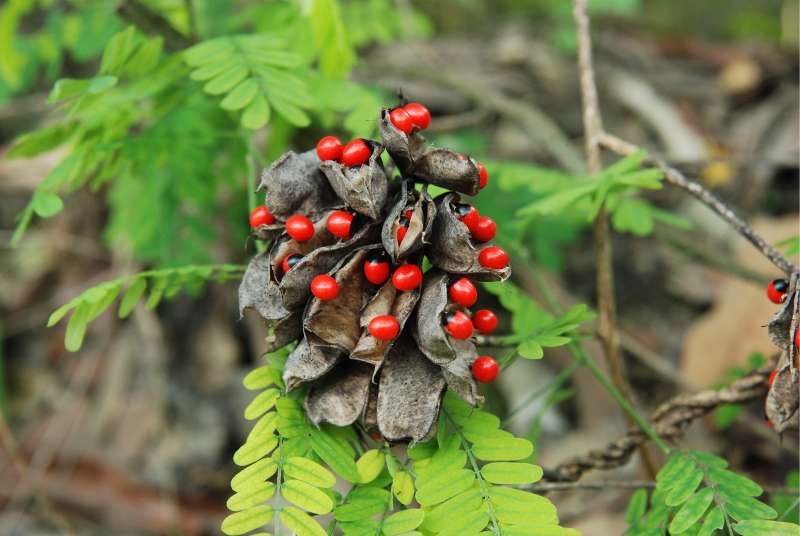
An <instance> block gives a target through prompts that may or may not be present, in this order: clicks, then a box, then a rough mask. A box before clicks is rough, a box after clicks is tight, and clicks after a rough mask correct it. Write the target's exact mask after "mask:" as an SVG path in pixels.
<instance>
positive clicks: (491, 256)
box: [478, 246, 508, 270]
mask: <svg viewBox="0 0 800 536" xmlns="http://www.w3.org/2000/svg"><path fill="white" fill-rule="evenodd" d="M478 262H480V263H481V266H483V267H485V268H491V269H493V270H502V269H503V268H505V267H506V266H508V253H506V252H505V250H503V248H499V247H497V246H489V247H486V248H483V250H481V252H480V254H479V255H478Z"/></svg>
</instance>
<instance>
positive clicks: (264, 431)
mask: <svg viewBox="0 0 800 536" xmlns="http://www.w3.org/2000/svg"><path fill="white" fill-rule="evenodd" d="M277 425H278V414H277V413H275V412H274V411H271V412H269V413H267V414H266V415H264V416H263V417H261V418H260V419H258V422H257V423H256V425H255V426H253V429H252V430H250V433H249V434H247V441H249V440H250V439H251V438H254V437H257V436H262V435H272V434H273V433H274V432H275V427H276V426H277Z"/></svg>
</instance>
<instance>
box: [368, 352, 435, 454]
mask: <svg viewBox="0 0 800 536" xmlns="http://www.w3.org/2000/svg"><path fill="white" fill-rule="evenodd" d="M444 386H445V381H444V377H443V376H442V373H441V369H440V368H439V367H437V366H436V365H434V364H433V363H431V362H430V361H429V360H428V359H426V358H425V356H424V355H423V354H422V353H421V352H420V351H419V349H418V348H417V347H416V345H414V344H413V343H411V341H408V340H407V339H404V340H403V341H400V342H398V344H396V345H395V346H394V347H393V348H392V349H391V350H390V351H389V354H388V355H387V357H386V363H385V364H384V366H383V369H382V370H381V374H380V382H379V384H378V409H377V412H378V429H379V430H380V432H381V434H383V437H385V438H386V439H388V440H390V441H401V440H407V439H411V440H413V441H422V440H423V439H424V438H425V437H427V435H428V433H429V432H430V431H431V430H432V428H433V425H434V423H435V422H436V418H437V417H438V415H439V405H440V403H441V399H442V394H443V392H444Z"/></svg>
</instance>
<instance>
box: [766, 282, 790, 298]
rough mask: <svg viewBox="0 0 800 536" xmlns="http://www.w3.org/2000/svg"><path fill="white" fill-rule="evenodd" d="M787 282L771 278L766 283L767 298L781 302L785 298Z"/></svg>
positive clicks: (787, 288)
mask: <svg viewBox="0 0 800 536" xmlns="http://www.w3.org/2000/svg"><path fill="white" fill-rule="evenodd" d="M787 290H789V283H788V282H787V281H786V280H785V279H773V280H772V281H770V282H769V285H767V298H769V301H771V302H772V303H783V302H784V300H786V291H787Z"/></svg>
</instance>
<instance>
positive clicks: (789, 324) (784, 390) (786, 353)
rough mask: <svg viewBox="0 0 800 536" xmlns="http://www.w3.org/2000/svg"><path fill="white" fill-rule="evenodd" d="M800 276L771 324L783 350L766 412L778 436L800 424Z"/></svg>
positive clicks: (793, 280) (797, 275) (766, 403)
mask: <svg viewBox="0 0 800 536" xmlns="http://www.w3.org/2000/svg"><path fill="white" fill-rule="evenodd" d="M799 282H800V274H792V277H791V280H790V283H789V289H788V292H787V299H786V300H785V301H784V302H783V305H781V308H780V309H779V310H778V312H777V313H775V316H774V317H773V318H772V320H770V322H769V324H768V325H767V329H768V331H769V335H770V338H772V342H774V343H775V345H776V346H778V348H779V349H780V351H781V357H780V359H779V361H778V366H777V368H776V369H775V370H776V371H777V374H776V375H775V377H774V381H773V382H772V385H771V386H770V388H769V392H768V393H767V398H766V400H765V402H764V412H765V413H766V416H767V419H769V421H770V422H771V423H772V427H773V429H774V430H775V431H776V432H777V433H782V432H783V431H785V430H787V429H789V428H797V427H798V425H800V370H798V353H797V352H798V349H797V347H796V346H795V345H794V337H795V333H796V331H797V330H798V329H800V284H798V283H799Z"/></svg>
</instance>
